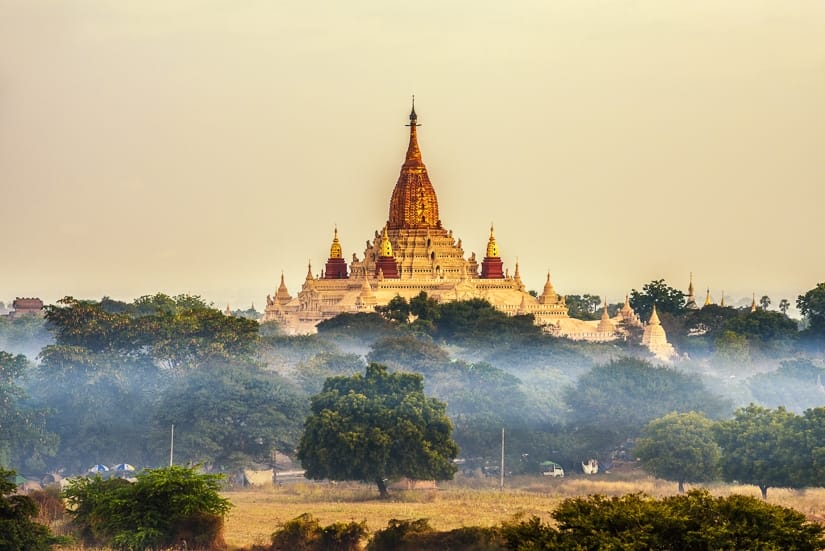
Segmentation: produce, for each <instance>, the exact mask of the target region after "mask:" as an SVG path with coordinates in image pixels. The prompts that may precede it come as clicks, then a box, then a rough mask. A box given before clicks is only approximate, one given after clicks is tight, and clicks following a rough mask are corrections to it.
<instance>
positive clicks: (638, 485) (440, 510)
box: [224, 471, 825, 548]
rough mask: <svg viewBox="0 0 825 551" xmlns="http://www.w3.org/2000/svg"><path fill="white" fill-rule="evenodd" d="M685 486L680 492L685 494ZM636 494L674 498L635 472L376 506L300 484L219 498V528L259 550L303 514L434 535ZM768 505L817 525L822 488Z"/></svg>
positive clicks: (512, 484) (333, 488)
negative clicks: (407, 526) (225, 506)
mask: <svg viewBox="0 0 825 551" xmlns="http://www.w3.org/2000/svg"><path fill="white" fill-rule="evenodd" d="M689 488H690V486H688V489H689ZM707 488H708V489H709V490H710V491H711V493H713V494H714V495H720V496H723V495H729V494H733V493H738V494H745V495H750V496H754V497H757V498H758V497H759V495H760V494H759V489H758V488H756V487H755V486H733V485H721V484H720V485H716V484H714V485H709V486H707ZM632 492H644V493H646V494H648V495H651V496H655V497H662V496H666V495H673V494H675V493H676V483H673V482H666V481H663V480H658V479H655V478H652V477H649V476H647V475H645V474H644V473H642V472H640V471H632V472H629V473H621V474H615V475H614V474H609V475H596V476H594V477H584V476H571V477H568V478H564V479H558V480H554V479H545V478H541V477H535V476H534V477H514V478H511V479H508V480H507V481H506V483H505V488H504V491H503V492H500V491H499V490H498V480H497V479H478V478H461V477H459V478H457V479H456V480H455V481H452V482H447V483H441V484H439V488H438V489H437V490H409V491H394V492H391V497H390V499H388V500H380V499H378V491H377V489H376V488H375V487H374V486H368V485H365V484H354V483H347V484H335V485H330V484H313V483H309V482H305V483H304V482H301V483H295V484H289V485H284V486H281V487H278V488H272V487H270V488H261V489H252V490H241V491H231V492H225V494H224V496H225V497H227V498H228V499H229V500H230V501H231V502H232V503H233V505H234V507H233V508H232V511H231V512H230V514H229V517H228V519H227V523H226V530H225V538H226V542H227V543H228V544H229V546H230V548H238V547H244V546H250V545H252V544H255V543H267V542H268V541H269V537H270V535H271V534H272V532H274V531H275V530H276V529H277V528H278V526H279V524H280V523H283V522H285V521H288V520H290V519H293V518H295V517H297V516H298V515H301V514H303V513H310V514H312V515H313V516H314V517H316V518H317V519H318V520H319V521H320V522H321V524H322V525H327V524H331V523H333V522H340V521H345V522H349V521H351V520H354V521H359V522H360V521H366V523H367V527H368V529H369V530H370V531H375V530H378V529H381V528H384V527H385V526H386V525H387V521H389V520H390V519H393V518H396V519H418V518H426V519H428V520H429V522H430V524H431V525H432V526H433V527H434V528H436V529H440V530H446V529H451V528H458V527H462V526H491V525H494V524H497V523H499V522H501V521H503V520H509V519H512V518H513V517H514V516H516V515H524V516H528V517H529V516H532V515H537V516H539V517H541V518H542V519H544V520H549V519H550V512H551V511H552V510H553V508H554V507H555V505H556V504H557V503H558V502H559V501H561V500H562V499H564V498H567V497H573V496H586V495H590V494H603V495H610V496H618V495H622V494H627V493H632ZM768 501H769V502H770V503H774V504H777V505H783V506H786V507H792V508H794V509H797V510H799V511H801V512H802V513H804V514H806V515H807V516H808V517H809V518H810V519H812V520H816V521H819V522H823V523H825V489H809V490H799V491H796V490H786V489H778V488H771V489H770V490H769V491H768Z"/></svg>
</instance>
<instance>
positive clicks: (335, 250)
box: [329, 227, 344, 258]
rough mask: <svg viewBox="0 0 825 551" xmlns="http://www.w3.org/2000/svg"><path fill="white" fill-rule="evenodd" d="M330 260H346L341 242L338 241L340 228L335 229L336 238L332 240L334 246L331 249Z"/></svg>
mask: <svg viewBox="0 0 825 551" xmlns="http://www.w3.org/2000/svg"><path fill="white" fill-rule="evenodd" d="M329 257H330V258H344V253H343V251H342V249H341V242H340V241H338V228H337V227H336V228H335V237H333V238H332V245H330V247H329Z"/></svg>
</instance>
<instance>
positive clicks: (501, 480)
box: [498, 427, 504, 492]
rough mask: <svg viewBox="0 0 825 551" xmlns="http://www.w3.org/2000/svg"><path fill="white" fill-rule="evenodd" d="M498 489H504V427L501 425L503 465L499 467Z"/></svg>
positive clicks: (500, 490)
mask: <svg viewBox="0 0 825 551" xmlns="http://www.w3.org/2000/svg"><path fill="white" fill-rule="evenodd" d="M498 491H499V492H503V491H504V427H501V467H500V468H499V481H498Z"/></svg>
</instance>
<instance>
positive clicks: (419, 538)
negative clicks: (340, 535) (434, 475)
mask: <svg viewBox="0 0 825 551" xmlns="http://www.w3.org/2000/svg"><path fill="white" fill-rule="evenodd" d="M420 549H453V550H456V551H458V550H461V551H502V550H503V549H504V547H503V544H502V540H501V537H500V535H499V531H498V530H497V529H495V528H480V527H478V526H472V527H465V528H456V529H455V530H448V531H446V532H436V531H435V530H433V529H432V528H431V527H430V524H429V522H427V519H423V518H422V519H417V520H397V519H391V520H390V521H389V523H388V525H387V528H385V529H384V530H379V531H378V532H376V533H375V535H374V536H373V538H372V541H370V543H369V545H368V546H367V551H418V550H420Z"/></svg>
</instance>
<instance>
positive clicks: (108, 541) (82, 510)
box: [64, 466, 231, 551]
mask: <svg viewBox="0 0 825 551" xmlns="http://www.w3.org/2000/svg"><path fill="white" fill-rule="evenodd" d="M221 478H222V475H215V474H201V473H198V472H197V471H196V468H195V467H179V466H171V467H165V468H162V469H147V470H145V471H142V472H140V473H138V474H137V480H136V481H135V482H134V483H132V482H128V481H126V480H123V479H119V478H112V479H109V480H103V479H102V478H100V477H95V478H76V479H73V480H72V481H71V482H70V483H69V487H68V488H67V489H66V490H65V491H64V496H65V497H66V500H67V502H68V504H69V508H68V510H69V514H70V515H71V516H72V524H73V526H74V528H75V529H76V530H77V532H78V534H79V535H80V537H81V539H82V540H83V541H84V542H85V543H87V544H92V545H104V546H110V547H115V548H118V549H130V550H135V551H137V550H145V549H157V548H160V547H163V548H166V547H168V546H177V545H179V544H181V543H183V544H184V545H185V546H187V547H192V548H198V549H200V548H206V547H209V548H212V547H213V546H215V544H218V543H221V541H220V538H221V530H222V527H223V519H224V516H225V515H226V513H227V512H228V511H229V508H230V507H231V504H230V503H229V501H228V500H227V499H225V498H222V497H221V496H220V494H219V491H220V480H221Z"/></svg>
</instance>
